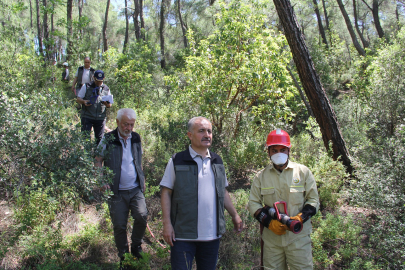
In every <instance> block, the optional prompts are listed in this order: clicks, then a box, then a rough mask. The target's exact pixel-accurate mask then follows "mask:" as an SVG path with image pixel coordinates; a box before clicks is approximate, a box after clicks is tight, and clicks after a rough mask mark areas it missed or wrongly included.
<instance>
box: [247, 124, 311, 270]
mask: <svg viewBox="0 0 405 270" xmlns="http://www.w3.org/2000/svg"><path fill="white" fill-rule="evenodd" d="M266 146H267V152H268V155H269V158H270V161H271V162H270V164H269V165H267V167H266V168H264V169H263V170H262V171H260V172H259V173H258V174H257V175H256V177H255V178H254V180H253V183H252V187H251V192H250V198H249V211H250V213H251V214H252V215H253V216H254V217H255V218H256V219H257V220H258V221H259V222H260V224H261V225H262V226H263V227H264V229H263V232H262V241H263V242H262V243H263V245H262V257H263V259H262V260H263V266H264V269H277V270H283V269H287V265H288V266H289V269H291V270H296V269H302V270H307V269H313V262H312V248H311V238H310V234H311V231H312V226H311V221H310V218H311V217H312V216H313V215H315V214H316V212H317V211H318V209H319V196H318V191H317V188H316V183H315V179H314V177H313V175H312V173H311V171H310V170H309V169H308V168H307V167H306V166H304V165H301V164H298V163H295V162H292V161H291V160H290V159H289V155H290V148H291V142H290V136H289V135H288V133H287V132H285V131H284V130H281V129H276V130H273V131H272V132H270V133H269V134H268V136H267V141H266ZM278 201H285V202H286V203H287V213H288V214H289V215H290V217H291V219H294V220H299V221H301V222H303V229H302V231H301V232H300V233H298V234H295V233H293V232H292V231H289V230H288V228H287V226H285V225H284V224H282V223H281V222H279V221H278V220H277V219H271V218H270V216H269V214H268V208H269V207H272V206H273V204H274V203H275V202H278ZM280 210H281V209H280Z"/></svg>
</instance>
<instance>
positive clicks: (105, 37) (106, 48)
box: [103, 0, 110, 52]
mask: <svg viewBox="0 0 405 270" xmlns="http://www.w3.org/2000/svg"><path fill="white" fill-rule="evenodd" d="M109 9H110V0H107V7H106V9H105V17H104V26H103V46H104V52H106V51H108V44H107V23H108V10H109Z"/></svg>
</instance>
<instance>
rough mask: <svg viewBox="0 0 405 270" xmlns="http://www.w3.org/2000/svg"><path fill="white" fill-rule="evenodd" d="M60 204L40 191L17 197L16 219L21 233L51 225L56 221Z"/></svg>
mask: <svg viewBox="0 0 405 270" xmlns="http://www.w3.org/2000/svg"><path fill="white" fill-rule="evenodd" d="M59 204H60V203H59V202H58V201H56V200H55V199H54V198H51V197H49V196H48V195H47V194H46V193H42V192H40V191H37V192H32V193H30V194H27V195H21V194H20V196H17V201H16V205H15V207H16V208H15V210H14V218H15V219H16V222H17V224H20V230H21V231H27V230H30V229H32V228H34V227H36V226H43V225H45V226H46V225H49V224H51V223H52V222H53V221H54V220H55V215H56V213H57V210H58V209H59Z"/></svg>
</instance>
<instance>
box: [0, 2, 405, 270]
mask: <svg viewBox="0 0 405 270" xmlns="http://www.w3.org/2000/svg"><path fill="white" fill-rule="evenodd" d="M0 22H1V25H0V37H1V38H0V234H1V237H0V269H38V270H39V269H41V270H45V269H75V270H87V269H119V265H120V264H119V257H118V256H117V251H116V247H115V244H114V237H113V229H112V224H111V220H110V215H109V212H108V206H107V203H106V202H107V199H108V197H109V196H110V195H111V194H110V193H109V192H108V191H103V190H102V189H100V188H101V187H102V186H103V185H104V184H105V183H107V182H108V181H111V179H112V175H111V171H109V170H108V169H105V168H103V169H100V168H98V167H95V166H94V157H95V155H96V148H95V147H94V138H91V139H89V138H88V137H87V136H83V134H82V132H81V131H80V129H81V123H80V115H79V114H78V108H77V103H76V98H75V95H74V94H73V92H72V91H71V87H72V83H73V79H74V74H75V72H76V70H77V68H78V67H79V66H82V65H83V59H84V58H85V57H90V58H91V66H92V67H93V68H95V69H100V70H103V71H104V73H105V81H104V82H105V84H107V85H108V86H109V88H110V89H111V93H112V94H113V96H114V104H113V105H112V107H111V108H110V109H109V110H108V114H107V123H106V126H107V127H108V128H109V129H111V130H112V129H115V128H116V121H115V117H116V114H117V111H118V109H120V108H132V109H134V110H135V111H136V113H137V120H136V123H135V128H134V130H135V131H136V132H138V133H139V134H140V136H141V138H142V148H143V169H144V172H145V176H146V185H147V189H146V192H145V197H146V202H147V207H148V211H149V216H148V230H147V231H146V234H145V237H144V239H143V241H144V243H143V244H142V246H143V251H144V252H145V253H144V257H143V258H142V259H141V260H131V259H130V258H129V259H128V260H126V264H127V266H129V267H132V268H133V269H171V268H170V253H169V247H168V246H167V245H166V243H165V242H164V240H163V237H162V228H163V224H162V211H161V206H160V187H159V183H160V181H161V179H162V176H163V173H164V171H165V167H166V164H167V162H168V160H169V158H170V157H171V156H172V155H173V154H174V153H177V152H180V151H183V150H185V149H186V147H188V145H189V143H190V141H189V139H188V137H187V135H186V133H187V122H188V120H189V119H190V118H192V117H194V116H199V115H201V116H204V117H207V118H208V119H210V121H211V122H212V126H213V145H212V147H211V150H212V151H214V152H215V153H217V154H219V155H220V156H221V157H222V159H223V161H224V164H225V168H226V173H227V178H228V182H229V186H228V191H229V193H230V195H231V199H232V201H233V203H234V205H235V207H236V209H237V211H238V213H239V215H240V217H241V218H242V220H243V222H244V230H243V231H242V232H241V233H240V234H235V233H233V232H232V229H233V224H232V221H231V218H230V216H229V215H228V214H227V213H226V215H225V216H226V222H227V224H226V225H227V232H226V233H225V235H223V237H222V240H221V245H220V250H219V257H218V265H217V269H223V270H225V269H261V268H260V232H259V223H258V222H257V220H255V219H254V218H253V217H252V216H251V215H250V214H249V211H248V209H247V203H248V201H249V194H250V187H251V182H252V180H253V178H254V176H255V175H256V174H257V173H258V172H259V171H260V170H261V169H263V168H264V167H265V166H266V165H267V164H269V162H270V160H269V157H268V155H267V152H266V149H265V142H266V137H267V134H268V133H269V132H270V131H272V130H274V129H276V128H281V129H283V130H285V131H287V132H288V133H289V134H290V136H291V140H292V142H291V143H292V148H291V154H290V159H291V160H292V161H294V162H297V163H301V164H304V165H306V166H307V167H308V168H309V169H310V170H311V171H312V173H313V175H314V177H315V180H316V184H317V188H318V192H319V196H320V203H321V206H320V211H318V213H317V214H316V215H315V216H314V217H312V218H311V222H312V226H313V231H312V234H311V239H312V253H313V263H314V269H353V270H354V269H368V270H370V269H371V270H377V269H405V249H404V243H405V77H404V76H403V73H404V71H403V68H404V67H405V28H404V27H403V26H404V24H405V1H403V0H397V1H394V0H336V1H330V0H116V1H110V0H103V1H87V0H35V1H34V0H0ZM64 62H67V63H68V69H69V73H70V80H69V81H68V82H66V81H62V80H61V79H62V72H63V71H64V68H63V63H64ZM130 219H131V218H130ZM131 224H132V223H131V222H129V223H128V228H127V231H128V234H130V232H131V231H132V228H131V226H132V225H131ZM192 269H196V268H195V267H194V268H192Z"/></svg>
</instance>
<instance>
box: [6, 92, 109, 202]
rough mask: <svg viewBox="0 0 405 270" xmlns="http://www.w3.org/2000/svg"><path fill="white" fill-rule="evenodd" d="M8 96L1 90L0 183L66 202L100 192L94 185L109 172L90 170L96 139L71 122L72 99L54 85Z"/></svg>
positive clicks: (101, 180) (75, 200) (22, 191)
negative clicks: (37, 93) (40, 92)
mask: <svg viewBox="0 0 405 270" xmlns="http://www.w3.org/2000/svg"><path fill="white" fill-rule="evenodd" d="M13 91H17V90H15V89H14V90H13ZM11 92H12V91H11ZM11 96H12V95H11ZM11 96H10V95H9V93H2V94H1V95H0V106H1V109H0V137H1V138H2V140H1V141H0V155H1V156H2V159H1V161H0V168H1V170H0V185H1V186H2V187H3V188H4V189H5V190H7V191H9V192H10V193H12V192H13V191H14V190H16V191H18V192H17V193H16V194H21V193H27V192H29V191H30V190H41V191H43V192H46V193H47V194H48V195H49V196H51V197H53V198H55V199H56V200H60V201H61V202H64V203H65V204H71V203H76V204H77V203H78V202H79V201H80V200H82V199H83V198H86V199H93V198H94V196H95V195H97V196H100V193H94V192H93V190H94V188H95V187H97V186H101V185H103V184H104V183H108V181H110V180H109V179H111V173H108V172H107V171H106V172H105V174H104V176H102V177H101V176H99V175H100V172H98V170H96V169H94V166H93V162H94V155H95V153H94V150H95V147H94V144H93V143H91V142H90V141H89V140H88V139H87V138H86V137H84V136H83V135H82V133H81V132H80V130H79V127H78V126H75V125H74V120H73V119H72V117H73V116H74V114H75V113H74V112H72V108H71V107H70V104H69V103H67V102H65V101H64V100H63V99H62V98H61V96H60V95H59V94H58V92H57V91H56V89H54V91H52V90H51V89H49V93H43V95H40V96H32V95H26V94H24V93H21V94H20V96H19V97H18V98H16V97H11Z"/></svg>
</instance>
